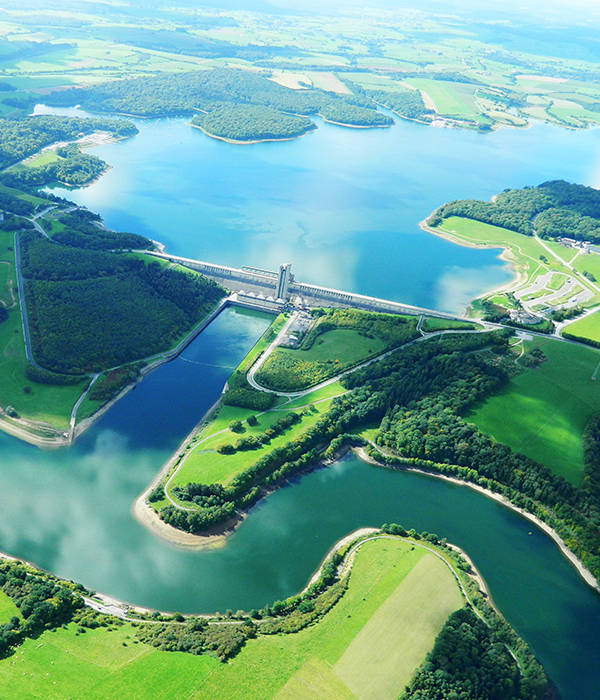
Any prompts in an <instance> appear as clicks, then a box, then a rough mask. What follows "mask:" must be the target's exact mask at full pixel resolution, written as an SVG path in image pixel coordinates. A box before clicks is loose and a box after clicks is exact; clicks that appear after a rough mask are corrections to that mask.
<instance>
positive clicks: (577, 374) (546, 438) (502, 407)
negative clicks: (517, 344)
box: [465, 338, 600, 485]
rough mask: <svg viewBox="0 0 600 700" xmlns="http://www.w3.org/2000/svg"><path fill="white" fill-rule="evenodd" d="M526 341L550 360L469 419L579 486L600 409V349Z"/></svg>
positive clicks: (485, 403)
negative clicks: (587, 433) (599, 375)
mask: <svg viewBox="0 0 600 700" xmlns="http://www.w3.org/2000/svg"><path fill="white" fill-rule="evenodd" d="M524 344H525V348H526V350H531V349H532V348H533V347H534V346H535V347H539V348H540V349H541V350H542V352H543V353H544V355H545V356H546V358H547V359H546V361H545V362H542V363H541V364H540V365H539V366H538V367H535V368H525V369H524V371H523V372H522V373H521V374H518V375H517V376H515V377H513V378H512V379H511V380H510V382H509V384H508V386H506V387H505V388H504V389H502V390H501V391H499V392H498V393H497V394H495V395H494V396H491V397H489V398H487V399H486V400H484V401H483V402H482V403H481V404H480V405H478V406H476V407H475V408H474V409H472V410H471V411H469V412H468V413H467V414H466V415H465V420H467V421H468V422H470V423H475V425H477V427H478V428H479V429H480V430H481V431H482V432H483V433H486V434H488V435H490V436H492V437H493V438H494V439H495V440H497V441H498V442H502V443H504V444H506V445H509V446H510V447H511V448H512V449H513V450H516V451H517V452H520V453H522V454H524V455H527V456H528V457H531V458H532V459H534V460H536V461H537V462H540V463H541V464H544V465H545V466H547V467H549V468H550V469H552V471H553V472H555V473H556V474H559V475H560V476H563V477H564V478H565V479H567V480H568V481H570V482H571V483H572V484H575V485H578V484H579V483H580V482H581V478H582V475H583V466H584V465H583V453H582V446H581V438H582V435H583V431H584V430H585V427H586V425H587V423H588V421H589V420H590V418H591V417H592V416H593V415H594V414H595V413H597V412H598V411H600V383H599V382H598V381H595V380H592V374H593V373H594V371H595V370H596V367H597V366H598V363H599V362H600V353H599V352H598V351H597V350H593V349H592V348H586V347H582V346H579V345H574V344H571V343H565V342H562V341H559V340H554V339H550V338H548V339H545V338H544V339H539V338H538V339H536V340H535V341H534V342H533V343H530V342H525V343H524Z"/></svg>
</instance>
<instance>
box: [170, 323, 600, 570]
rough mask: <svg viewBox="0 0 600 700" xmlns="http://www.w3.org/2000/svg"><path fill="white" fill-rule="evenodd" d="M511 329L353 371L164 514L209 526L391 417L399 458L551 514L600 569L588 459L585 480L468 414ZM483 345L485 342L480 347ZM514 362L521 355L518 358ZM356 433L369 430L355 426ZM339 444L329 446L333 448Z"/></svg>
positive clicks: (594, 479) (384, 435)
mask: <svg viewBox="0 0 600 700" xmlns="http://www.w3.org/2000/svg"><path fill="white" fill-rule="evenodd" d="M510 334H511V331H509V330H506V331H495V332H492V333H485V334H483V333H481V334H471V335H460V336H459V335H456V336H455V335H450V334H449V335H447V336H444V337H443V339H431V340H424V341H423V342H420V343H417V344H415V345H413V346H410V347H408V348H406V349H405V350H403V351H400V352H397V353H393V354H391V355H389V356H388V357H386V358H385V359H383V360H381V361H379V362H375V363H373V364H371V365H369V366H367V367H364V368H362V369H359V370H356V371H355V372H353V373H351V374H349V375H347V377H345V378H344V379H343V380H342V382H343V384H344V385H345V386H346V388H348V389H350V391H349V392H348V393H347V394H345V395H344V396H341V397H338V398H335V399H334V400H333V402H332V405H331V409H330V410H329V412H328V413H327V414H326V415H324V416H323V417H322V418H321V419H320V420H319V421H318V423H317V424H316V425H315V426H314V427H312V428H310V429H309V430H308V431H307V432H306V433H304V434H303V435H301V436H300V437H299V438H297V439H296V440H294V441H291V442H290V443H288V444H286V445H284V446H283V447H280V448H277V449H275V450H272V451H271V452H270V453H269V454H267V455H265V456H264V457H262V458H261V459H259V460H258V461H257V462H256V463H255V464H254V465H253V466H252V467H250V468H249V469H247V470H246V471H244V472H242V473H241V474H238V475H237V476H236V477H235V478H234V479H233V480H232V481H231V483H230V484H229V485H228V486H226V487H222V486H220V485H212V486H211V485H204V486H203V487H202V488H199V487H198V486H193V487H190V490H192V489H194V490H195V491H196V493H197V494H199V495H201V498H200V499H199V501H198V505H199V508H198V510H197V511H195V512H186V511H182V510H178V509H177V508H175V507H174V506H167V507H165V508H163V509H162V510H161V512H160V515H161V517H162V518H163V519H164V520H165V521H166V522H169V523H170V524H172V525H174V526H175V527H179V528H181V529H184V530H188V531H191V532H195V531H200V530H203V529H206V528H207V527H210V526H212V525H214V524H215V523H217V522H221V521H223V520H224V519H227V518H230V517H232V516H233V515H234V514H235V512H236V510H237V509H240V508H245V507H247V506H248V505H250V504H251V503H253V502H254V501H255V500H257V499H258V498H260V496H261V494H262V491H261V489H262V488H263V487H265V486H271V485H273V484H277V483H279V482H280V481H282V480H285V479H286V478H289V477H290V476H292V475H294V474H297V473H299V472H301V471H303V470H306V469H307V468H309V467H310V466H311V465H312V464H315V463H316V462H317V461H318V460H319V459H321V457H322V456H323V454H324V455H325V456H326V457H328V456H333V454H334V453H335V449H337V448H339V446H340V444H341V441H342V440H343V439H345V438H344V435H345V434H348V433H350V431H352V430H354V429H355V428H356V427H357V426H360V425H365V424H367V423H368V422H370V421H377V422H381V427H380V430H379V433H378V435H377V443H378V444H380V445H381V446H382V447H385V448H387V449H388V450H390V449H391V450H392V451H393V452H395V453H396V454H397V455H398V456H397V457H391V456H389V457H386V455H384V454H382V453H381V452H380V451H379V450H374V451H373V455H374V456H375V457H376V458H377V459H379V460H381V461H387V462H389V463H390V464H395V463H406V462H409V463H412V464H415V465H416V466H419V467H421V468H424V469H429V470H433V471H439V472H442V473H445V474H450V475H452V476H456V477H458V478H462V479H465V480H468V481H472V482H474V483H477V484H479V485H481V486H483V487H485V488H488V489H491V490H493V491H496V492H499V493H501V494H503V495H504V496H505V497H506V498H508V499H509V500H510V501H512V502H513V503H514V504H516V505H518V506H520V507H522V508H524V509H526V510H528V511H530V512H532V513H533V514H535V515H536V516H537V517H539V518H540V519H541V520H543V521H544V522H546V523H548V524H549V525H550V526H551V527H552V528H553V529H554V530H555V531H556V532H557V533H558V534H559V535H560V536H561V538H562V539H563V540H564V541H565V542H566V544H567V546H568V547H569V548H570V549H571V550H572V551H573V552H574V553H575V554H577V555H578V556H579V557H580V558H581V559H582V561H583V562H584V564H585V565H586V566H587V567H588V568H589V569H590V570H591V571H592V572H593V573H594V575H595V576H597V577H598V576H600V507H599V506H600V493H599V492H598V491H597V489H596V487H595V484H597V483H598V482H599V481H600V479H598V476H597V472H596V471H594V470H593V468H592V467H588V475H589V478H588V480H587V482H586V483H587V485H586V487H585V488H582V489H578V488H575V487H574V486H572V485H571V484H569V483H568V482H567V481H565V480H564V479H563V478H562V477H559V476H556V475H554V474H553V473H552V472H551V471H550V470H549V469H547V468H546V467H544V466H542V465H541V464H538V463H536V462H534V461H533V460H531V459H529V458H528V457H525V456H523V455H520V454H518V453H515V452H513V451H512V450H511V449H510V448H509V447H507V446H505V445H502V444H499V443H496V442H494V441H493V440H491V439H490V438H489V437H487V436H486V435H484V434H482V433H481V432H479V430H478V429H477V428H476V426H474V425H473V424H469V423H467V422H465V421H464V420H463V419H462V418H461V414H463V413H464V412H465V411H466V410H467V409H468V408H469V407H470V406H472V405H473V404H474V403H475V402H476V401H478V400H480V399H482V398H483V397H485V396H487V395H489V394H490V393H492V392H494V391H496V390H497V389H499V388H500V387H501V386H503V385H504V384H505V383H506V382H507V381H508V373H507V369H506V360H504V354H505V353H508V352H509V351H508V346H507V342H508V338H509V337H510ZM479 350H480V351H481V352H478V351H479ZM509 364H510V366H511V367H512V363H510V362H509ZM348 439H350V440H354V441H356V440H359V441H360V438H357V437H356V436H348ZM327 445H329V447H328V448H327V449H326V450H325V452H324V453H323V448H324V447H326V446H327Z"/></svg>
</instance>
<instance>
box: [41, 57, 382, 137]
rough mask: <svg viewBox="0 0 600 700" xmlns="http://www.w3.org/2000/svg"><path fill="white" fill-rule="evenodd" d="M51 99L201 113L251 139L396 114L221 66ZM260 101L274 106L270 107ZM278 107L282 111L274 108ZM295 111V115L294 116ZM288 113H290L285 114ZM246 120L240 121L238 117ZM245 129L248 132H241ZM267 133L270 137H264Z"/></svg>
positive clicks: (203, 120) (229, 132)
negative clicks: (313, 124)
mask: <svg viewBox="0 0 600 700" xmlns="http://www.w3.org/2000/svg"><path fill="white" fill-rule="evenodd" d="M49 101H51V102H52V104H83V105H84V106H85V107H86V108H87V109H91V110H95V111H100V112H117V113H126V114H136V115H140V116H146V117H148V116H162V115H170V114H178V115H183V114H185V115H197V112H199V111H201V112H205V113H206V115H198V117H197V118H198V121H197V122H196V124H197V125H198V126H202V128H205V125H206V128H205V130H206V131H208V132H209V133H211V134H212V133H214V134H215V135H218V136H220V137H222V138H231V139H235V140H240V141H242V140H243V141H248V140H253V139H259V138H261V136H260V134H261V133H262V132H263V131H264V130H265V125H264V124H263V122H262V120H263V119H267V120H268V125H267V127H266V128H267V129H273V128H275V129H276V131H283V134H284V135H283V136H279V137H277V138H290V135H289V133H290V130H292V131H295V132H296V134H297V135H301V134H303V133H305V132H306V131H308V130H309V127H308V125H307V124H306V122H305V120H300V118H299V116H298V115H301V116H304V117H307V116H310V115H315V114H319V115H321V116H322V117H323V118H324V119H327V120H329V121H333V122H337V123H341V124H346V125H351V126H390V125H392V124H393V123H394V121H393V119H391V118H390V117H387V116H386V115H384V114H381V113H379V112H377V109H376V105H375V104H374V103H373V101H372V100H370V99H368V98H366V97H362V96H360V95H336V94H334V93H331V92H324V91H322V90H316V89H311V90H292V89H290V88H286V87H283V86H282V85H279V84H277V83H275V82H273V81H272V80H269V79H268V78H266V77H265V76H264V75H259V74H257V73H250V72H248V71H241V70H234V69H227V68H219V69H213V70H207V71H196V72H193V73H179V74H174V75H173V74H169V75H157V76H153V77H146V78H133V79H128V80H120V81H113V82H110V83H106V84H103V85H97V86H94V87H89V88H71V89H69V90H63V91H62V92H60V93H53V94H52V96H50V98H49ZM257 107H263V108H270V109H267V110H266V111H265V110H262V109H255V108H257ZM271 110H274V112H276V113H277V115H278V116H277V117H276V116H275V114H274V112H272V111H271ZM290 115H295V116H296V119H295V120H294V121H291V120H292V119H293V117H292V116H290ZM286 117H287V119H286ZM237 119H239V120H241V121H242V125H243V126H239V125H238V124H237V123H236V120H237ZM240 133H241V134H243V137H244V138H241V137H240ZM262 138H265V137H262Z"/></svg>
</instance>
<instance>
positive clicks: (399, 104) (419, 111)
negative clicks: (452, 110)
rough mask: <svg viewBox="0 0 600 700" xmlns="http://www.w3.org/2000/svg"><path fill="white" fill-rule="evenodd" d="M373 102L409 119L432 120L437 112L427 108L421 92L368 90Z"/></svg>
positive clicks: (367, 92) (366, 92)
mask: <svg viewBox="0 0 600 700" xmlns="http://www.w3.org/2000/svg"><path fill="white" fill-rule="evenodd" d="M365 94H367V95H368V96H369V97H370V98H371V99H372V100H374V101H375V102H377V103H379V104H380V105H383V106H384V107H387V108H388V109H391V110H392V111H393V112H396V114H399V115H400V116H401V117H406V118H407V119H419V120H431V118H432V116H433V115H435V112H434V111H433V110H432V109H429V108H427V107H425V103H424V102H423V98H422V97H421V92H420V91H419V90H402V91H401V92H400V91H393V92H388V91H384V90H366V91H365Z"/></svg>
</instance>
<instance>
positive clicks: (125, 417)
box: [0, 119, 600, 700]
mask: <svg viewBox="0 0 600 700" xmlns="http://www.w3.org/2000/svg"><path fill="white" fill-rule="evenodd" d="M139 126H140V129H141V133H140V134H139V135H138V136H136V137H135V138H133V139H129V140H127V141H123V142H120V143H116V144H113V145H110V146H106V147H103V148H102V149H100V150H96V151H95V152H96V153H97V154H98V155H99V156H101V157H102V158H104V159H105V160H106V161H107V162H109V163H110V164H111V165H112V166H113V169H112V170H111V171H110V172H109V173H107V174H106V175H105V176H104V177H102V178H101V179H100V180H99V181H98V182H97V183H95V184H94V185H92V186H91V187H89V188H87V189H84V190H79V191H76V192H69V194H68V196H69V197H70V198H72V199H74V200H75V201H77V202H78V203H81V204H85V205H87V206H89V208H90V209H91V210H92V211H97V212H99V213H100V214H102V215H103V216H104V217H105V221H106V223H107V225H109V226H111V227H113V228H116V229H120V230H129V231H133V232H136V233H143V234H145V235H148V236H150V237H151V238H154V239H157V240H160V241H162V242H164V243H166V244H167V250H168V251H171V252H173V253H177V254H182V255H186V256H191V257H198V258H200V259H205V260H208V261H214V262H219V263H223V264H228V265H236V266H237V265H242V264H249V265H257V266H260V267H268V268H269V267H270V268H273V267H275V266H276V265H278V264H279V263H280V262H283V261H288V260H291V261H292V263H293V265H294V270H295V272H296V273H297V275H298V277H299V278H300V279H302V280H303V281H307V282H316V283H321V284H326V285H328V286H333V287H339V288H342V289H348V290H353V291H357V292H360V293H367V294H373V295H377V296H382V297H386V298H390V299H397V300H400V301H406V302H409V303H414V304H419V305H424V306H433V307H437V308H440V309H448V310H458V309H460V308H461V306H463V305H464V303H466V301H467V300H468V298H470V297H472V296H474V295H475V294H477V293H481V292H482V291H484V290H485V289H487V288H489V286H490V285H495V284H497V283H500V282H502V281H504V280H506V279H508V274H507V272H506V271H505V270H504V269H503V267H502V264H501V263H499V262H498V260H497V259H496V255H497V253H496V252H495V251H481V250H472V249H467V248H460V247H458V246H455V245H453V244H450V243H448V242H446V241H444V240H442V239H439V238H436V237H435V236H431V235H429V234H425V233H422V232H421V231H420V230H419V229H418V227H417V223H418V221H420V220H421V219H423V218H424V217H425V216H427V215H428V214H429V213H430V212H431V211H432V210H433V209H434V208H435V207H436V206H438V205H439V204H442V203H444V202H445V201H448V200H450V199H453V198H458V197H478V198H485V199H488V198H489V197H491V196H492V195H493V194H495V193H496V192H498V191H500V190H502V189H503V188H505V187H509V186H510V187H521V186H524V185H528V184H530V185H534V184H539V183H540V182H543V181H545V180H548V179H559V178H564V179H567V180H571V181H577V182H583V183H585V184H600V171H599V170H598V166H599V163H600V161H599V155H600V131H587V132H569V131H567V130H561V129H557V128H552V127H549V126H546V125H535V126H533V127H532V128H531V129H528V130H524V131H517V130H508V129H503V130H500V131H498V132H496V133H494V134H489V135H485V136H484V135H481V134H476V133H472V132H466V131H451V130H446V129H434V128H426V127H421V126H419V125H417V124H412V123H409V122H402V123H400V124H399V125H397V126H396V127H394V128H393V129H388V130H384V129H377V130H371V131H357V130H351V129H342V128H339V127H334V126H331V125H320V127H321V128H320V129H319V130H318V131H317V132H315V133H312V134H309V135H308V136H306V137H304V138H303V139H300V140H298V141H290V142H285V143H279V144H272V143H270V144H269V143H266V144H256V145H252V146H243V147H242V146H238V147H236V146H231V145H229V144H225V143H222V142H220V141H215V140H213V139H210V138H208V137H206V136H204V135H203V134H202V133H201V132H199V131H197V130H192V129H191V128H190V127H188V126H186V124H185V121H184V120H176V119H171V120H166V119H164V120H147V121H141V120H140V122H139ZM57 193H58V194H64V192H63V191H57ZM270 320H271V319H270V318H269V317H266V316H263V315H260V314H254V313H250V312H245V311H240V310H238V309H232V308H230V309H227V310H226V311H225V312H223V313H222V314H221V315H220V316H219V317H218V318H217V319H216V320H215V321H214V322H213V323H212V324H211V325H210V326H209V327H208V328H207V329H206V331H204V332H203V333H202V334H201V335H200V336H199V337H198V338H197V339H196V340H195V341H194V342H193V343H192V344H191V345H190V346H189V347H188V348H187V349H186V350H185V351H184V353H183V354H182V356H180V357H179V358H178V359H176V360H174V361H173V362H171V363H169V364H166V365H163V366H162V367H160V368H159V369H158V370H156V371H155V372H153V373H152V374H151V375H150V376H149V377H148V378H147V379H145V380H144V382H142V383H141V384H140V385H139V386H138V387H137V388H136V389H135V390H134V391H132V392H130V393H129V394H127V395H126V396H125V398H124V399H123V400H121V401H120V402H119V403H118V404H117V405H116V406H115V407H113V409H111V410H110V411H109V412H108V413H107V414H105V415H104V416H103V417H102V418H101V419H100V420H99V421H98V422H97V423H96V424H95V425H94V426H93V427H92V428H91V429H90V430H89V431H88V432H87V433H85V434H84V435H83V436H82V437H81V438H80V439H79V440H78V441H77V442H76V444H75V445H73V446H72V447H71V448H70V449H68V450H61V451H54V452H42V451H41V450H38V449H37V448H35V447H32V446H30V445H27V444H25V443H21V442H19V441H18V440H16V439H14V438H11V437H10V436H7V435H4V434H2V433H0V455H1V458H0V484H1V488H0V506H1V507H0V549H1V550H3V551H6V552H9V553H11V554H13V555H15V556H19V557H22V558H24V559H28V560H30V561H32V562H34V563H36V564H37V565H39V566H41V567H44V568H46V569H48V570H50V571H52V572H53V573H55V574H57V575H59V576H63V577H65V578H68V579H73V580H76V581H81V582H82V583H83V584H85V585H86V586H88V587H91V588H94V589H96V590H98V591H101V592H103V593H106V594H109V595H113V596H115V597H118V598H121V599H123V600H125V601H129V602H132V603H136V604H139V605H147V606H149V607H155V608H159V609H166V610H171V611H174V610H179V611H180V612H183V613H187V612H215V611H217V610H219V611H220V612H224V611H225V610H226V609H228V608H229V609H232V610H234V611H235V610H237V609H240V608H241V609H251V608H257V607H262V606H263V605H265V604H266V603H271V602H273V601H274V600H276V599H281V598H285V597H287V596H289V595H291V594H293V593H295V592H297V591H298V590H300V589H301V588H302V587H303V586H304V585H305V584H306V582H307V581H308V579H309V577H310V575H311V574H312V573H313V571H314V570H315V569H316V567H317V566H318V564H319V562H320V560H321V559H322V557H323V556H324V554H325V553H326V552H327V551H328V549H329V548H330V547H331V545H332V544H333V543H334V542H335V541H336V540H337V539H339V538H340V537H342V536H344V535H346V534H348V532H350V531H352V530H354V529H356V528H357V527H362V526H380V525H381V524H382V523H384V522H398V523H400V524H402V525H404V526H405V527H407V528H411V527H414V528H415V529H417V530H418V531H422V530H428V531H429V532H435V533H436V534H437V535H438V536H440V537H446V538H447V539H448V540H449V541H451V542H454V543H456V544H457V545H459V546H460V547H462V548H464V549H465V550H466V552H467V553H468V554H469V555H470V556H471V557H473V559H474V561H475V563H476V564H477V566H478V567H479V569H480V570H481V573H482V574H483V576H484V577H485V578H486V580H487V582H488V584H489V586H490V589H491V592H492V596H493V597H494V600H495V602H496V604H497V605H498V607H499V608H500V610H501V611H502V613H503V614H504V615H505V616H506V618H507V620H508V621H509V622H510V624H511V625H513V626H514V628H515V629H516V631H517V632H518V633H519V634H521V635H522V636H523V637H524V639H525V640H526V641H527V642H528V643H529V644H531V646H532V648H533V650H534V652H535V653H536V655H537V656H538V657H539V659H540V660H541V661H542V663H543V664H544V665H545V667H546V669H547V671H548V673H549V675H550V677H551V679H552V680H553V682H554V683H555V684H556V685H557V687H558V688H559V691H560V694H561V697H562V698H563V699H564V700H575V699H577V700H588V699H589V700H592V699H594V700H595V698H597V696H598V691H597V689H598V687H600V668H599V667H598V664H597V659H598V657H599V655H600V598H599V597H598V596H596V595H595V594H594V593H593V592H592V591H590V590H589V589H588V588H587V586H586V585H585V584H584V583H583V581H582V580H581V579H580V578H579V577H578V575H577V574H576V572H575V570H574V569H573V568H572V567H571V566H570V565H569V564H568V563H567V562H566V560H564V558H563V557H562V556H561V555H560V553H559V552H558V550H557V549H556V547H555V546H554V545H553V543H552V542H551V541H550V540H549V539H548V538H546V537H545V536H544V535H543V534H542V533H540V532H538V531H537V530H536V529H535V528H534V527H533V526H532V525H531V524H529V523H528V522H527V521H525V520H523V519H522V518H520V517H518V516H517V515H515V514H513V513H512V512H510V511H509V510H507V509H506V508H504V507H502V506H501V505H499V504H497V503H495V502H494V501H491V500H489V499H486V498H485V497H483V496H482V495H480V494H478V493H476V492H474V491H471V490H470V489H468V488H466V487H460V486H456V485H453V484H449V483H446V482H443V481H440V480H436V479H433V478H430V477H424V476H419V475H415V474H410V473H400V472H393V471H389V470H384V469H378V468H374V467H372V466H368V465H365V464H362V463H361V462H360V461H358V460H357V459H356V458H354V457H352V456H350V457H347V458H346V459H344V460H342V461H341V462H339V463H337V464H336V465H334V466H333V467H331V468H328V469H326V470H320V471H316V472H313V473H312V474H309V475H306V476H304V477H303V478H301V479H299V480H297V481H296V482H295V483H293V484H292V485H290V486H289V487H286V488H284V489H281V490H279V491H278V492H276V493H274V494H272V495H271V496H269V497H268V498H267V499H265V500H264V501H263V502H261V503H259V504H258V505H257V506H256V507H255V508H254V509H253V510H252V512H251V514H250V516H249V517H248V518H247V519H246V520H245V521H244V522H243V524H242V525H241V526H240V528H239V529H238V531H237V532H236V533H235V534H234V535H233V536H231V538H230V539H229V542H228V544H227V546H226V547H225V548H222V549H217V550H211V551H205V552H200V553H190V552H182V551H179V550H176V549H172V548H170V547H168V546H167V545H165V544H164V543H162V542H160V541H158V540H157V539H156V538H154V537H153V536H152V535H151V534H150V533H149V532H147V531H146V530H145V529H144V528H142V527H141V526H140V525H138V524H137V523H136V522H135V521H134V520H133V518H132V516H131V514H130V508H131V504H132V502H133V501H134V499H135V498H136V497H137V495H138V494H139V493H140V492H141V491H142V490H143V489H144V488H145V486H146V485H147V484H148V483H149V481H150V480H151V479H152V477H153V476H154V475H155V474H156V472H157V471H158V470H159V469H160V467H161V466H162V464H163V463H164V462H165V461H166V459H167V458H168V457H169V456H170V454H171V452H172V451H173V450H174V449H176V447H177V445H178V444H179V443H180V442H181V440H183V438H184V437H185V435H186V434H187V432H188V431H189V430H190V429H191V427H192V426H193V425H194V424H195V423H196V422H197V421H198V420H199V419H200V418H201V416H202V415H203V414H204V413H205V411H206V410H207V409H208V408H209V407H210V406H211V405H212V404H213V403H214V402H215V401H216V400H217V398H218V396H219V394H220V392H221V389H222V387H223V384H224V382H225V381H226V379H227V377H228V375H229V374H230V372H231V369H232V368H233V367H235V366H236V365H237V363H238V362H239V361H240V360H241V358H242V357H243V356H244V355H245V354H246V352H247V351H248V350H249V349H250V347H251V346H252V345H253V343H254V342H255V341H256V340H257V339H258V337H259V336H260V335H261V333H262V332H263V330H264V329H265V328H266V327H267V325H268V323H269V322H270Z"/></svg>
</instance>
